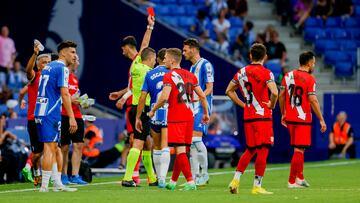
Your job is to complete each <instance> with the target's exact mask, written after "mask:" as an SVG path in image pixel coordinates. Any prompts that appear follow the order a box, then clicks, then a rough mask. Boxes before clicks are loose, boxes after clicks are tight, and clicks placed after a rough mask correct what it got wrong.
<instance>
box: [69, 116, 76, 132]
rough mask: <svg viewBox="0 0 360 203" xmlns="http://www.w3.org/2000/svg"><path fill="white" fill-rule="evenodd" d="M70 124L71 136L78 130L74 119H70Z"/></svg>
mask: <svg viewBox="0 0 360 203" xmlns="http://www.w3.org/2000/svg"><path fill="white" fill-rule="evenodd" d="M69 124H70V128H69V132H70V134H74V133H75V132H76V130H77V128H78V126H77V123H76V120H75V118H74V117H70V118H69Z"/></svg>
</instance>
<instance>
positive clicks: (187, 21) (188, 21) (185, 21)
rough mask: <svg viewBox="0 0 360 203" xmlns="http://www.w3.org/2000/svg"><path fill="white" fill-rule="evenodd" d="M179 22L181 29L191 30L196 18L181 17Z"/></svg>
mask: <svg viewBox="0 0 360 203" xmlns="http://www.w3.org/2000/svg"><path fill="white" fill-rule="evenodd" d="M178 21H179V25H180V26H181V27H183V28H190V26H191V25H193V24H194V22H195V19H194V17H180V18H179V20H178Z"/></svg>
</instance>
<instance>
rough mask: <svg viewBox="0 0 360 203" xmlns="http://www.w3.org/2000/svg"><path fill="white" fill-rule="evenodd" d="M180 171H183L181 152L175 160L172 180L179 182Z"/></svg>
mask: <svg viewBox="0 0 360 203" xmlns="http://www.w3.org/2000/svg"><path fill="white" fill-rule="evenodd" d="M180 173H181V162H180V158H179V154H177V155H176V158H175V161H174V166H173V173H172V176H171V180H172V181H174V182H177V180H178V179H179V176H180Z"/></svg>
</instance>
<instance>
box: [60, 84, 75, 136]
mask: <svg viewBox="0 0 360 203" xmlns="http://www.w3.org/2000/svg"><path fill="white" fill-rule="evenodd" d="M61 99H62V101H63V106H64V108H65V110H66V113H67V114H68V115H69V123H70V128H69V132H70V133H71V134H72V133H75V132H76V130H77V128H78V126H77V123H76V120H75V116H74V112H73V110H72V108H71V98H70V93H69V89H68V88H66V87H61Z"/></svg>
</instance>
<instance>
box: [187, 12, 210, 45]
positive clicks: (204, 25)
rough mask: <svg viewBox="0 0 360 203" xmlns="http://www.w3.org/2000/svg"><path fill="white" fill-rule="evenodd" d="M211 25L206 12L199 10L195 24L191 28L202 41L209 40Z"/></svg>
mask: <svg viewBox="0 0 360 203" xmlns="http://www.w3.org/2000/svg"><path fill="white" fill-rule="evenodd" d="M209 23H210V22H209V19H208V18H207V17H206V12H205V11H204V10H198V12H197V15H196V21H195V24H194V25H192V26H191V28H190V31H191V32H193V33H194V34H195V35H196V36H198V37H200V39H202V40H206V39H208V38H209V30H208V27H209Z"/></svg>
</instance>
